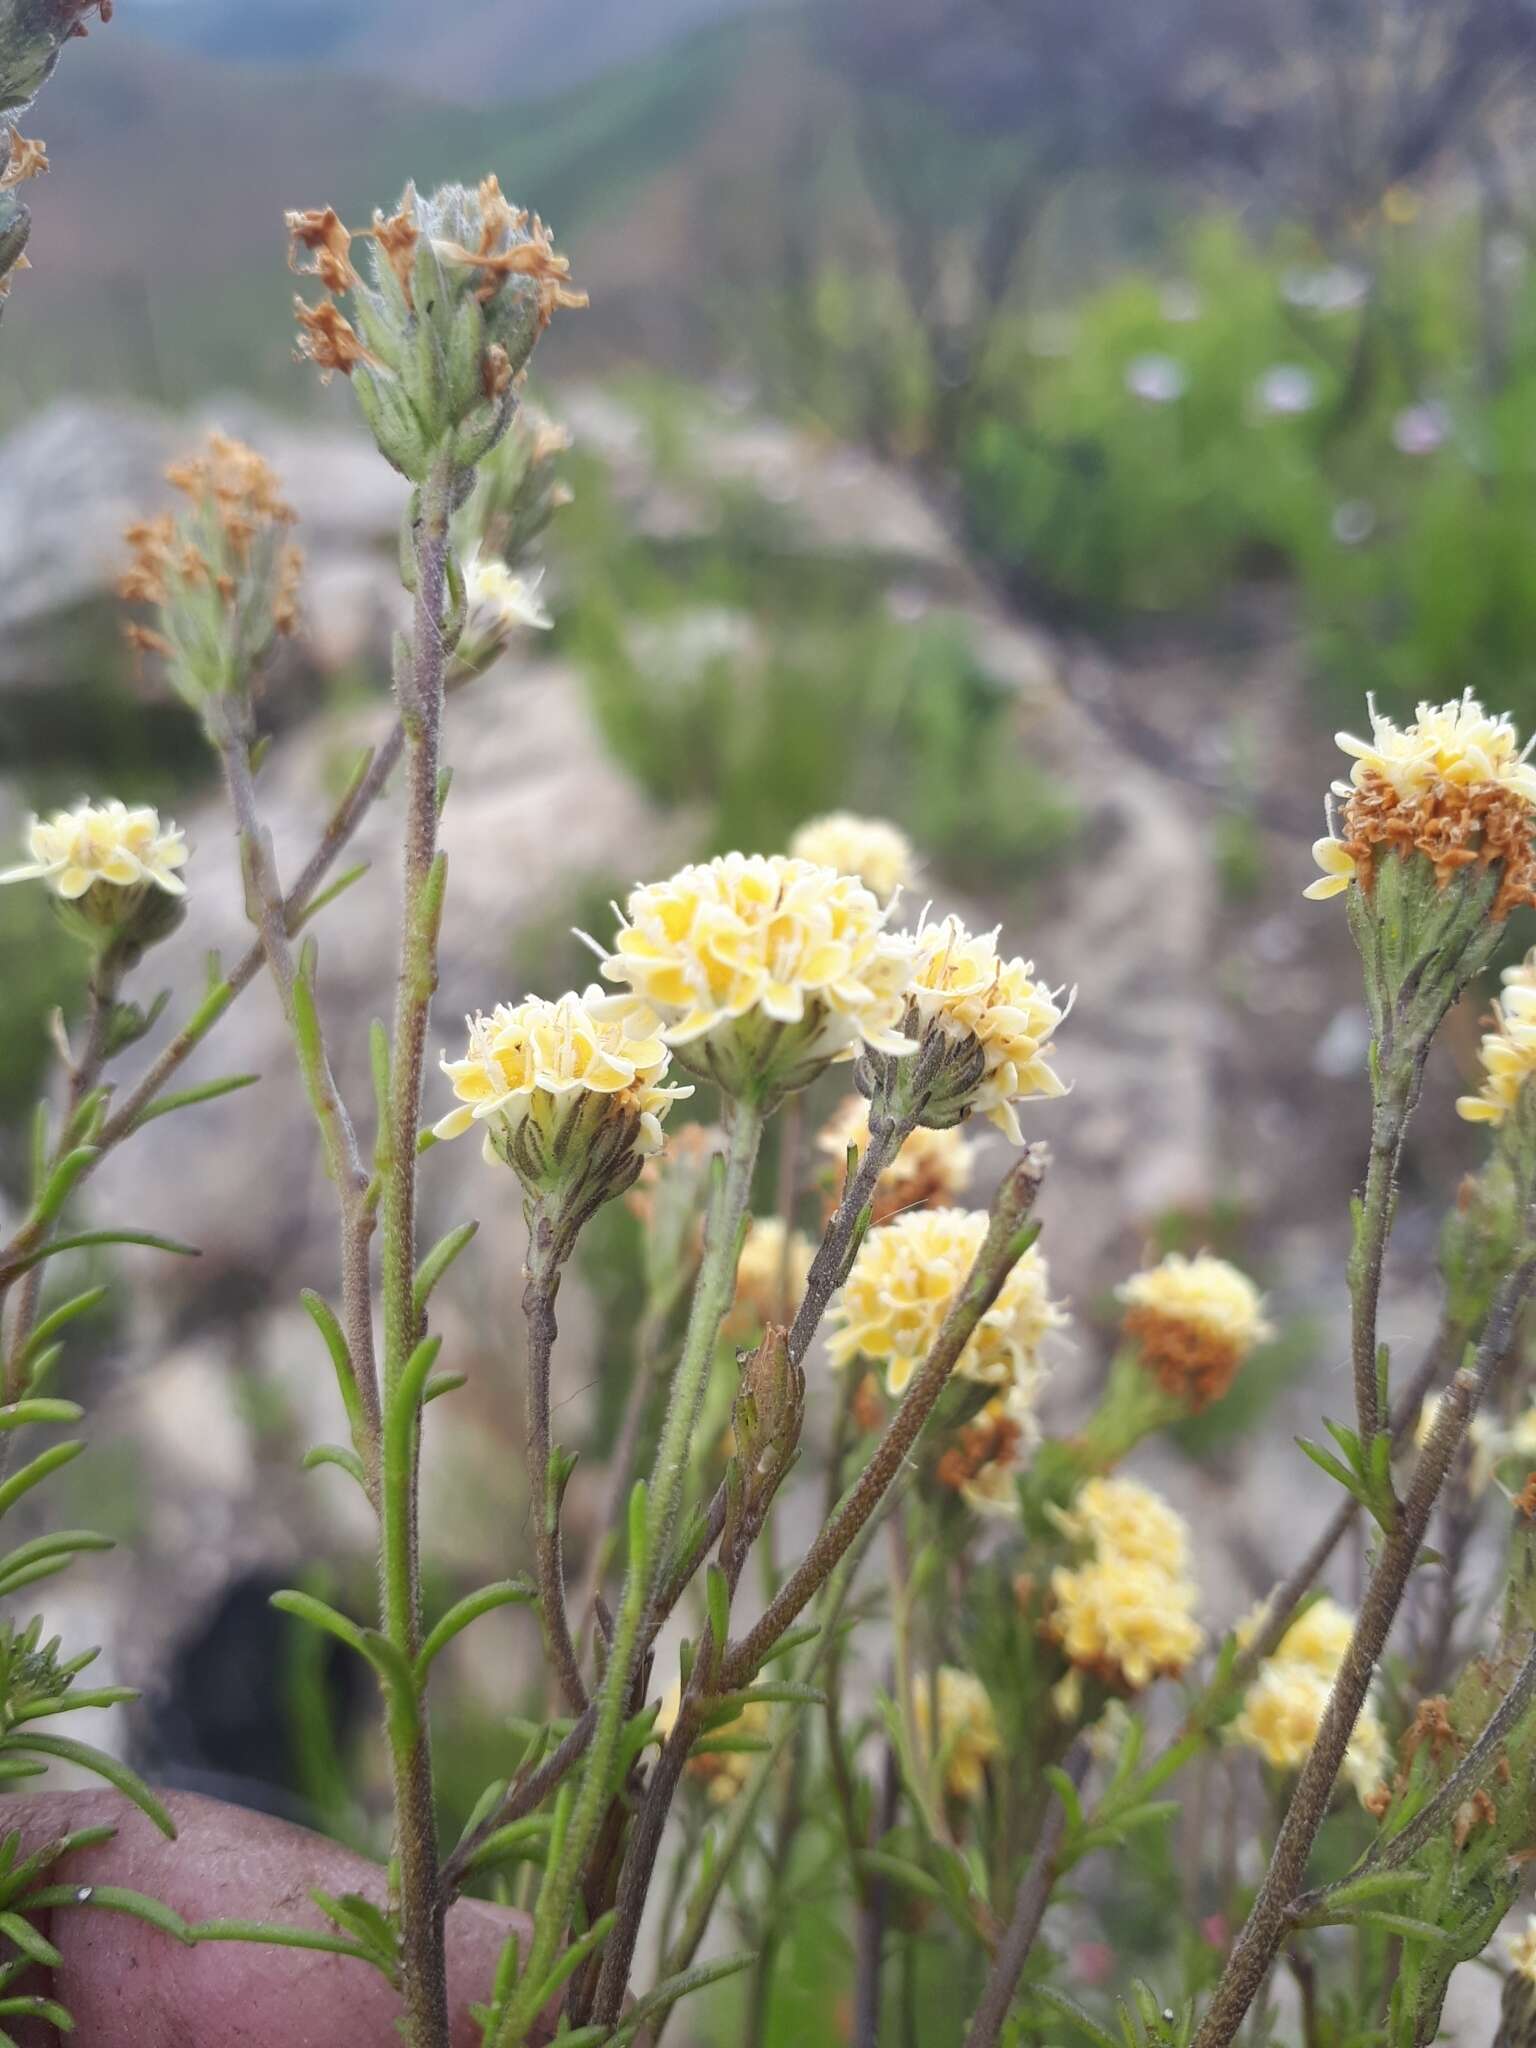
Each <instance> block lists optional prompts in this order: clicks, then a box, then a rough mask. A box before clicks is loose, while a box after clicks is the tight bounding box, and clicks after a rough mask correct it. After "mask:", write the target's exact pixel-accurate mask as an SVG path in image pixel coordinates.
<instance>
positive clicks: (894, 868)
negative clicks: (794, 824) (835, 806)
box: [789, 811, 917, 903]
mask: <svg viewBox="0 0 1536 2048" xmlns="http://www.w3.org/2000/svg"><path fill="white" fill-rule="evenodd" d="M789 850H790V852H791V853H792V854H793V855H794V856H795V858H796V859H797V860H808V861H810V862H811V864H812V865H813V866H815V867H819V868H833V869H835V870H836V872H837V873H838V874H840V875H855V876H857V877H858V879H859V880H860V881H861V882H862V883H863V884H864V886H865V888H866V889H868V890H870V891H871V892H872V893H873V894H874V895H876V896H878V897H879V899H880V901H881V902H882V903H890V902H892V901H893V900H894V899H895V897H896V895H897V893H898V891H900V890H902V889H904V888H906V887H907V885H908V884H909V883H910V882H911V880H912V877H913V875H914V873H915V872H916V868H917V857H916V855H915V854H914V852H913V850H912V842H911V840H910V839H908V837H907V835H906V833H905V832H903V831H902V830H901V829H900V827H899V826H896V825H891V824H888V823H887V822H886V821H885V819H883V818H861V817H859V816H858V815H857V814H856V813H855V812H853V811H829V812H828V813H827V814H826V816H825V817H822V818H811V819H808V820H807V822H806V823H805V824H803V825H802V826H801V827H800V829H799V831H798V832H796V834H795V836H794V838H793V839H791V840H790V842H789Z"/></svg>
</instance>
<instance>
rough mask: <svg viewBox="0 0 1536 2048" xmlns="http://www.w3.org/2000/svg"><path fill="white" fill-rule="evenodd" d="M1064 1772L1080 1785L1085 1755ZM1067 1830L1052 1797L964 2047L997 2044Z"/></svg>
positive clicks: (1074, 1758)
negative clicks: (1063, 1836) (1062, 1839)
mask: <svg viewBox="0 0 1536 2048" xmlns="http://www.w3.org/2000/svg"><path fill="white" fill-rule="evenodd" d="M1063 1768H1064V1770H1065V1771H1066V1774H1067V1776H1068V1777H1069V1778H1070V1779H1071V1780H1072V1783H1073V1784H1074V1785H1075V1786H1080V1785H1081V1784H1082V1782H1083V1779H1084V1778H1085V1777H1086V1775H1087V1772H1088V1752H1087V1750H1086V1749H1077V1750H1075V1751H1074V1752H1073V1753H1072V1754H1071V1755H1070V1756H1069V1757H1068V1758H1067V1760H1066V1763H1065V1765H1064V1766H1063ZM1066 1825H1067V1811H1066V1808H1065V1807H1064V1806H1063V1805H1062V1803H1061V1799H1060V1796H1059V1795H1058V1794H1056V1793H1054V1792H1053V1793H1052V1795H1051V1798H1050V1802H1049V1804H1048V1806H1047V1807H1046V1812H1045V1818H1044V1820H1043V1821H1042V1823H1041V1826H1040V1833H1039V1835H1038V1836H1037V1838H1036V1841H1035V1847H1034V1853H1033V1854H1032V1855H1031V1857H1030V1859H1029V1867H1028V1869H1027V1870H1026V1871H1025V1873H1024V1875H1023V1877H1022V1879H1021V1880H1020V1882H1019V1889H1018V1892H1017V1894H1016V1895H1015V1898H1014V1902H1013V1912H1012V1914H1011V1916H1010V1917H1009V1921H1008V1926H1007V1929H1006V1931H1005V1932H1004V1934H1003V1938H1002V1940H1001V1941H1000V1942H999V1943H998V1948H997V1955H996V1957H995V1958H994V1960H993V1963H992V1974H991V1976H990V1977H988V1979H987V1985H986V1989H985V1990H984V1991H983V1992H982V1994H981V2003H980V2005H978V2006H977V2008H976V2014H975V2017H974V2018H973V2019H972V2021H971V2026H970V2031H969V2033H967V2035H966V2037H965V2048H997V2043H998V2042H999V2041H1000V2040H1001V2039H1002V2033H1003V2028H1004V2026H1005V2025H1006V2024H1007V2020H1008V2013H1009V2010H1010V2008H1011V2007H1012V2005H1013V2000H1014V1994H1015V1993H1016V1992H1017V1990H1018V1988H1019V1979H1020V1978H1021V1977H1022V1976H1023V1974H1024V1965H1025V1964H1026V1963H1027V1962H1028V1961H1029V1952H1030V1950H1031V1949H1032V1948H1033V1947H1034V1945H1035V1936H1036V1935H1037V1934H1038V1933H1039V1932H1040V1922H1041V1921H1042V1920H1043V1919H1044V1918H1045V1909H1046V1907H1047V1906H1048V1905H1049V1904H1050V1902H1051V1887H1052V1886H1053V1885H1054V1883H1055V1881H1056V1854H1057V1851H1058V1850H1059V1849H1060V1847H1061V1838H1062V1835H1063V1833H1064V1832H1065V1830H1066Z"/></svg>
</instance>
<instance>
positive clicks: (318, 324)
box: [293, 298, 376, 378]
mask: <svg viewBox="0 0 1536 2048" xmlns="http://www.w3.org/2000/svg"><path fill="white" fill-rule="evenodd" d="M293 310H294V315H295V317H296V318H297V320H298V323H299V329H300V333H299V354H300V356H301V357H307V358H308V360H309V361H310V362H312V363H313V364H314V365H315V368H316V369H317V370H318V371H319V372H320V374H321V377H322V378H328V377H329V376H330V374H331V372H332V371H333V370H340V372H341V374H342V375H343V376H344V377H350V376H351V374H352V372H353V370H354V369H355V368H356V367H357V365H358V364H359V363H368V364H373V363H374V362H375V360H376V359H375V358H374V357H373V356H371V355H370V354H369V353H368V351H367V349H365V348H364V347H363V344H362V342H361V341H360V340H359V339H358V335H357V329H356V328H355V327H354V326H353V325H352V323H351V321H350V320H349V319H348V318H347V316H346V314H345V313H343V312H342V310H341V308H340V306H338V305H337V303H336V301H335V300H334V299H322V300H321V301H320V303H319V305H318V306H310V305H306V304H305V302H304V300H303V299H300V298H295V300H294V302H293Z"/></svg>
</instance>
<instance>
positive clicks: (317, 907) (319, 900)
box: [293, 860, 373, 935]
mask: <svg viewBox="0 0 1536 2048" xmlns="http://www.w3.org/2000/svg"><path fill="white" fill-rule="evenodd" d="M372 865H373V863H372V862H371V861H366V860H360V861H359V862H358V863H357V866H356V867H353V868H348V869H347V870H346V872H345V873H344V874H340V875H338V876H337V877H336V879H335V881H334V882H332V883H331V885H330V887H329V888H327V889H322V890H321V891H320V894H319V895H318V896H311V898H310V899H309V901H308V902H307V903H306V904H305V906H304V908H303V909H302V910H301V911H300V912H299V914H298V916H297V918H296V919H295V920H294V926H293V929H294V933H295V934H296V935H297V934H298V933H299V932H301V931H303V929H304V927H305V926H306V925H307V924H308V923H309V921H310V919H311V918H314V917H318V916H319V914H320V912H321V911H322V910H324V909H325V908H326V907H327V905H329V904H332V903H334V902H335V901H336V899H337V897H338V896H344V895H345V894H346V892H347V890H348V889H350V888H351V887H352V884H353V883H354V882H360V881H361V880H362V879H363V876H364V875H366V874H367V872H368V870H369V868H370V867H371V866H372Z"/></svg>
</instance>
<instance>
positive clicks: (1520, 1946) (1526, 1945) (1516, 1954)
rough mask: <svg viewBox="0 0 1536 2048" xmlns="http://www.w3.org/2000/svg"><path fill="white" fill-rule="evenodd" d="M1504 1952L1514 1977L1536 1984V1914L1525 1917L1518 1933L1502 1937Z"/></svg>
mask: <svg viewBox="0 0 1536 2048" xmlns="http://www.w3.org/2000/svg"><path fill="white" fill-rule="evenodd" d="M1504 1952H1505V1954H1506V1955H1507V1956H1508V1957H1509V1967H1510V1968H1511V1969H1512V1970H1513V1971H1514V1973H1515V1975H1516V1976H1517V1977H1524V1978H1525V1979H1526V1981H1527V1983H1530V1984H1536V1913H1528V1914H1527V1915H1526V1919H1525V1927H1524V1929H1523V1930H1522V1931H1521V1932H1520V1933H1518V1934H1508V1935H1506V1936H1505V1937H1504Z"/></svg>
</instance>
